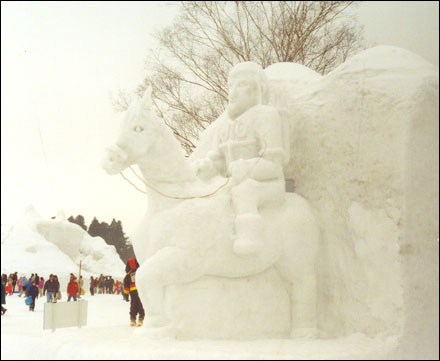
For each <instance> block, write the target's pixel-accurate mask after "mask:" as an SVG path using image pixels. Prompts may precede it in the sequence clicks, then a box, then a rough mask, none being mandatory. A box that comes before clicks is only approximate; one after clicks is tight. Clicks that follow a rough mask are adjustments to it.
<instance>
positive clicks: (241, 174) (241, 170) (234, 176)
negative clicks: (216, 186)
mask: <svg viewBox="0 0 440 361" xmlns="http://www.w3.org/2000/svg"><path fill="white" fill-rule="evenodd" d="M228 172H229V174H230V175H231V180H232V184H240V183H241V182H243V180H245V179H247V178H248V177H249V168H248V163H247V162H246V161H245V160H244V159H238V160H236V161H234V162H232V163H231V164H229V168H228Z"/></svg>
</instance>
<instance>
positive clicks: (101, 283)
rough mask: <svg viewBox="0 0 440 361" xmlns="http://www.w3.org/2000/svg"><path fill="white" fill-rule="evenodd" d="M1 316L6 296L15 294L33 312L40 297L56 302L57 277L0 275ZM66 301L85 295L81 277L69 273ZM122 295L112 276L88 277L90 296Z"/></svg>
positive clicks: (58, 283)
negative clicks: (0, 287)
mask: <svg viewBox="0 0 440 361" xmlns="http://www.w3.org/2000/svg"><path fill="white" fill-rule="evenodd" d="M1 284H2V293H1V315H2V316H3V315H4V314H5V312H6V311H7V309H6V308H5V307H3V305H5V304H6V296H12V295H14V294H17V295H18V297H22V296H23V298H24V299H25V300H26V305H28V306H29V310H30V311H34V310H35V302H36V300H37V299H38V298H39V297H40V298H41V297H44V296H46V300H47V302H57V300H60V299H61V297H62V292H61V286H60V281H59V279H58V276H57V275H55V274H50V275H49V278H48V279H47V280H45V279H44V278H43V277H40V276H39V275H38V274H37V273H32V274H31V275H30V277H27V276H25V275H22V276H18V272H14V273H11V274H10V275H9V276H8V275H6V274H2V278H1ZM66 293H67V301H68V302H70V301H71V300H73V301H77V300H78V298H80V297H81V295H84V294H85V290H84V281H83V278H82V276H80V277H79V280H78V278H77V277H76V276H75V275H74V274H73V273H71V274H70V279H69V282H68V284H67V289H66ZM121 293H122V294H123V291H122V282H121V281H119V280H115V279H113V277H112V276H104V275H102V274H101V275H100V276H99V277H96V278H95V277H93V276H91V277H90V294H91V295H92V296H94V295H95V294H118V295H119V294H121Z"/></svg>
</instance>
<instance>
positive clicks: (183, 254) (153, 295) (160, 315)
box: [136, 247, 204, 327]
mask: <svg viewBox="0 0 440 361" xmlns="http://www.w3.org/2000/svg"><path fill="white" fill-rule="evenodd" d="M203 274H204V272H203V266H202V261H201V259H200V256H199V255H198V254H197V252H195V251H192V250H187V249H182V248H178V247H165V248H162V249H161V250H159V251H158V252H157V253H156V254H155V255H154V256H152V257H151V258H149V259H148V260H147V261H145V262H144V263H143V264H142V265H141V266H140V267H139V269H138V271H137V272H136V284H137V285H138V286H140V289H139V296H140V298H141V300H142V302H143V303H144V304H145V306H146V307H147V312H148V313H149V316H148V318H147V321H148V322H147V323H148V324H149V325H150V326H153V327H157V326H163V325H164V324H165V323H167V320H166V318H165V315H164V287H165V286H168V285H170V284H175V283H185V282H191V281H193V280H195V279H197V278H199V277H201V276H202V275H203Z"/></svg>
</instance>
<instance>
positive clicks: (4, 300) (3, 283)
mask: <svg viewBox="0 0 440 361" xmlns="http://www.w3.org/2000/svg"><path fill="white" fill-rule="evenodd" d="M3 305H6V290H5V282H3V278H2V316H3V315H4V314H5V312H6V311H7V310H6V308H4V307H3Z"/></svg>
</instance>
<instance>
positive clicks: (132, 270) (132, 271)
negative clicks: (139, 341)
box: [124, 258, 145, 326]
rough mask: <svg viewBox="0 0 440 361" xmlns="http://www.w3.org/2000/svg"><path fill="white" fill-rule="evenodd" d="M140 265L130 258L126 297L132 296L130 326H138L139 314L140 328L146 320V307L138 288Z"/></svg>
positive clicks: (125, 284) (125, 279)
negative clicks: (137, 270) (137, 279)
mask: <svg viewBox="0 0 440 361" xmlns="http://www.w3.org/2000/svg"><path fill="white" fill-rule="evenodd" d="M138 267H139V263H138V262H137V260H136V258H130V259H129V260H128V262H127V266H126V267H125V272H127V274H126V276H125V278H124V295H126V297H128V295H130V326H136V316H137V315H138V314H139V319H138V324H137V325H138V326H142V325H143V323H144V318H145V311H144V307H143V306H142V302H141V299H140V298H139V294H138V291H137V288H136V269H137V268H138Z"/></svg>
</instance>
